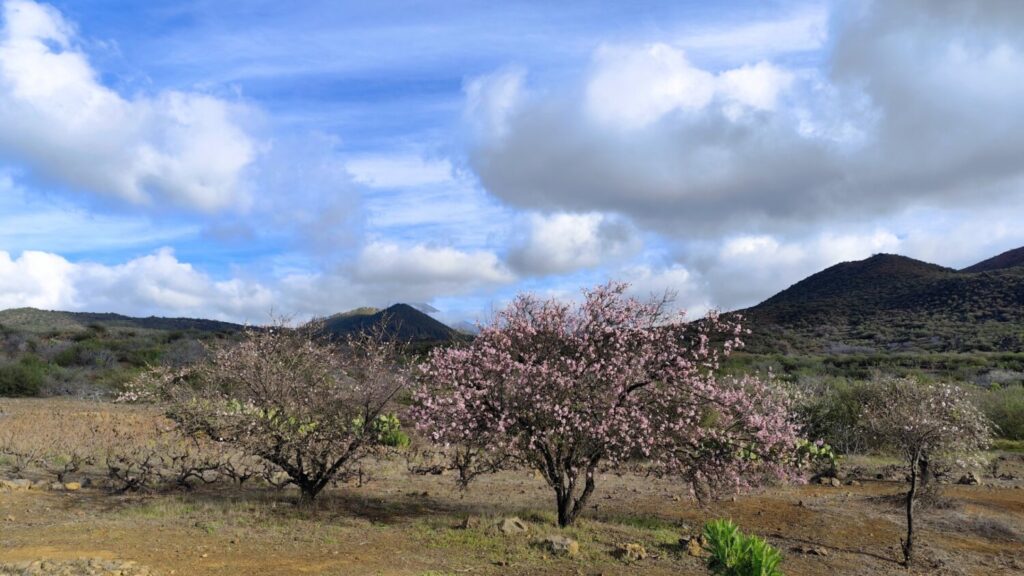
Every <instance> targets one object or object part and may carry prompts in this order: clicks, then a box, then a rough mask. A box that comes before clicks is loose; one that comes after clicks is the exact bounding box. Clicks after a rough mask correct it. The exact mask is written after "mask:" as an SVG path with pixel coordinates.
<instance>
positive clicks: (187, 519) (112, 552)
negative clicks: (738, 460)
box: [0, 422, 1024, 576]
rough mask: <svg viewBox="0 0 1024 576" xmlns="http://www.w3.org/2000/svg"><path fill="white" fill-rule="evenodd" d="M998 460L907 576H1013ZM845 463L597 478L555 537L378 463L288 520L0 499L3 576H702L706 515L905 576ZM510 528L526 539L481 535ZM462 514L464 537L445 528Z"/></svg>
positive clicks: (509, 509)
mask: <svg viewBox="0 0 1024 576" xmlns="http://www.w3.org/2000/svg"><path fill="white" fill-rule="evenodd" d="M0 426H2V422H0ZM1001 455H1002V457H1003V460H1001V461H1000V470H999V473H1000V474H1002V475H1003V478H1002V479H996V478H992V477H990V476H988V475H986V474H982V473H981V471H979V475H980V476H981V481H982V484H981V485H978V486H960V485H946V486H944V487H943V488H942V494H941V496H940V497H939V498H937V499H936V500H935V502H934V503H933V504H931V505H930V506H928V507H926V508H922V509H921V510H920V512H919V515H918V517H919V522H920V524H919V525H920V532H919V535H918V542H919V546H920V548H919V550H918V560H919V562H918V564H917V566H916V567H915V568H914V569H913V570H911V571H910V572H909V573H912V574H929V575H931V574H935V575H947V574H948V575H979V576H980V575H998V574H1007V575H1009V574H1024V489H1022V487H1024V454H1020V453H1014V452H1007V453H1002V454H1001ZM846 464H847V469H850V470H854V469H857V470H858V475H857V479H858V481H859V482H860V485H843V486H841V487H832V486H821V485H817V484H815V485H804V486H786V487H775V488H771V489H767V490H763V491H760V492H758V493H754V494H747V495H743V496H738V497H736V498H735V499H731V498H730V499H727V500H725V501H719V502H714V503H710V504H709V505H707V506H705V507H701V506H699V505H698V504H697V503H695V502H693V501H691V500H690V499H689V498H688V497H686V495H685V490H684V489H683V488H682V487H681V486H680V485H679V484H674V483H672V482H670V481H667V480H655V479H650V478H644V477H639V476H634V475H621V476H620V475H615V474H604V475H602V476H601V477H599V478H598V484H597V486H598V489H597V492H596V494H595V496H594V497H593V499H592V500H591V505H590V507H589V509H588V510H587V511H586V513H585V515H584V516H583V517H582V519H581V520H580V521H579V522H578V525H577V526H575V527H573V528H570V529H567V530H564V531H563V530H559V529H558V528H557V527H556V525H555V523H554V514H553V496H552V494H551V493H550V491H549V489H548V488H547V487H546V486H545V485H544V483H543V481H541V480H539V479H537V478H536V477H535V476H534V475H533V474H532V473H529V472H519V473H503V474H499V475H495V476H491V477H485V478H483V479H482V480H480V481H479V482H478V483H476V484H474V485H473V486H472V487H471V488H470V490H469V491H468V492H460V491H459V490H458V489H456V488H455V486H454V482H453V480H452V478H450V477H449V476H415V475H411V474H409V473H408V472H406V470H405V467H404V465H403V463H400V462H392V463H387V464H384V465H381V466H380V467H379V468H377V469H376V471H375V472H374V478H373V479H372V480H371V481H370V482H369V483H367V484H366V485H364V486H362V487H360V486H356V485H354V484H353V485H344V486H340V487H338V488H336V489H332V490H330V491H329V492H327V493H326V494H324V495H323V496H322V498H321V500H320V502H319V504H318V505H317V506H316V507H315V509H302V508H298V507H297V506H296V505H295V501H296V495H295V493H294V492H292V491H288V490H285V491H277V490H274V489H272V488H269V487H258V486H254V487H251V488H248V487H247V488H245V489H243V490H239V489H237V488H234V487H230V486H226V485H224V486H220V485H214V486H209V487H200V488H196V489H195V490H192V491H190V492H184V491H170V492H158V493H149V494H133V495H112V494H110V493H109V492H107V491H104V490H101V489H99V488H83V489H81V490H78V491H71V492H69V491H43V490H8V491H4V490H0V575H2V574H20V573H25V574H48V573H54V574H57V573H61V572H59V571H57V569H56V568H54V570H53V571H52V572H48V571H47V569H46V568H45V567H43V568H40V564H39V563H38V562H37V564H36V565H35V566H34V567H30V566H29V565H28V563H29V562H32V561H40V560H46V561H55V562H52V563H51V564H50V566H53V567H59V566H61V565H62V564H61V561H68V562H70V561H82V562H84V561H88V560H93V561H97V562H98V561H100V560H104V561H107V560H120V561H132V562H134V563H136V564H133V566H140V567H144V568H145V571H144V572H133V571H132V570H128V569H125V570H124V571H121V572H118V571H116V570H114V569H113V568H109V569H108V568H103V569H102V570H100V571H97V572H95V573H102V574H116V573H121V574H125V575H128V574H142V573H150V574H162V575H167V574H178V575H185V576H191V575H196V576H199V575H288V574H324V575H346V574H388V575H390V574H395V575H419V576H427V575H432V576H440V575H455V574H569V575H581V574H582V575H596V574H603V575H615V574H652V575H661V574H664V575H668V574H672V575H679V574H697V575H700V574H707V573H708V571H707V569H706V568H705V565H704V560H703V559H700V558H695V557H693V556H690V555H689V554H687V552H686V549H685V547H683V546H681V545H680V544H679V539H680V537H681V536H683V535H688V534H696V533H697V532H698V531H699V529H700V526H702V524H703V522H705V521H706V520H708V519H712V518H731V519H733V520H735V521H736V522H737V523H738V524H739V525H740V527H741V528H742V529H743V530H744V531H745V532H747V533H752V534H757V535H760V536H764V537H766V538H767V539H768V540H769V541H770V542H771V543H772V544H774V545H775V546H777V547H778V548H779V549H780V550H782V551H783V554H784V559H783V564H782V568H783V570H784V572H785V573H786V574H787V575H791V576H799V575H818V574H828V575H839V574H843V575H845V574H850V575H869V574H870V575H884V574H907V573H908V571H907V570H906V569H904V568H902V567H901V566H900V565H899V564H898V562H897V557H898V554H899V543H900V536H901V535H902V533H903V529H904V527H903V526H904V525H903V516H902V508H901V507H900V503H899V502H898V501H897V498H896V495H898V494H899V493H900V492H901V491H902V490H903V486H904V485H903V483H902V482H901V481H898V480H878V479H876V478H875V473H877V472H879V471H882V470H884V469H885V468H884V464H885V463H884V462H879V461H871V460H866V459H865V460H863V461H856V460H854V461H851V462H847V463H846ZM5 475H6V476H7V477H10V475H9V474H6V473H5V471H4V469H3V467H2V466H0V477H4V476H5ZM1011 476H1012V477H1013V478H1010V477H1011ZM890 477H891V475H890ZM30 479H31V478H30ZM509 516H518V517H519V518H521V519H523V520H524V521H525V522H526V524H527V525H528V527H529V532H528V533H526V534H518V535H513V536H505V535H503V534H501V532H500V531H498V530H495V529H494V527H493V524H494V523H495V522H496V521H498V520H500V519H501V518H504V517H509ZM467 517H469V518H472V519H473V520H472V521H471V522H470V526H469V527H468V528H460V524H462V523H463V521H464V520H465V519H466V518H467ZM555 534H565V535H568V536H571V537H572V538H575V539H577V540H578V541H579V543H580V554H579V555H578V556H576V557H574V558H564V557H552V556H551V555H550V554H548V553H547V552H546V551H545V550H544V549H543V548H542V547H541V546H539V545H538V544H537V540H539V539H540V538H543V537H545V536H548V535H555ZM632 542H635V543H640V544H642V545H643V546H644V547H645V548H646V550H647V552H648V557H647V558H646V559H644V560H640V561H638V562H634V563H627V562H625V561H623V560H621V559H620V558H619V557H618V555H617V554H616V547H617V545H619V544H624V543H632ZM808 551H812V552H810V553H809V552H808ZM100 564H101V563H97V564H96V565H100ZM110 566H114V564H110ZM5 570H6V571H5ZM67 573H69V574H71V573H77V572H67ZM81 573H83V574H84V573H92V572H81Z"/></svg>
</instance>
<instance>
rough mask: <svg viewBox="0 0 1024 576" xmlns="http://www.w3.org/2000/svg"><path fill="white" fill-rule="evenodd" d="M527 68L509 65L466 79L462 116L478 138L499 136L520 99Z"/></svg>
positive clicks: (504, 129) (503, 131) (503, 132)
mask: <svg viewBox="0 0 1024 576" xmlns="http://www.w3.org/2000/svg"><path fill="white" fill-rule="evenodd" d="M525 77H526V71H525V70H524V69H523V68H520V67H510V68H506V69H502V70H499V71H497V72H494V73H493V74H488V75H485V76H480V77H477V78H472V79H470V80H469V81H468V82H466V84H465V86H464V87H463V91H464V92H465V94H466V109H465V117H466V119H467V121H468V122H469V125H470V127H471V128H472V129H473V131H474V133H475V135H476V136H478V137H482V138H502V137H503V136H504V135H505V133H506V131H507V130H508V119H509V116H510V115H511V114H512V113H513V112H514V111H515V110H516V108H517V107H518V105H519V103H520V102H521V100H522V98H523V82H524V79H525Z"/></svg>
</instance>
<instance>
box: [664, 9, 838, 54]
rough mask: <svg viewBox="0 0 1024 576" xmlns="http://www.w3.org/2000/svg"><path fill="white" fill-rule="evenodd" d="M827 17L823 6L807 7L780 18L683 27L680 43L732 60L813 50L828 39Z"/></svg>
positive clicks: (691, 48)
mask: <svg viewBox="0 0 1024 576" xmlns="http://www.w3.org/2000/svg"><path fill="white" fill-rule="evenodd" d="M828 20H829V14H828V10H826V9H825V7H824V6H806V7H803V8H801V9H799V10H796V11H795V12H793V13H792V14H789V15H786V16H785V17H782V18H778V19H770V20H763V21H758V22H747V23H742V24H738V25H731V26H728V27H717V28H712V29H701V30H694V29H689V30H686V29H684V30H682V32H681V33H680V35H679V43H680V44H681V45H682V46H683V47H684V48H686V49H688V50H698V51H701V52H709V53H714V54H716V55H719V56H721V57H723V58H725V59H729V60H731V59H735V58H741V59H750V58H752V57H753V58H759V57H764V56H765V55H766V53H767V54H777V53H790V52H810V51H813V50H818V49H821V48H822V47H823V46H824V45H825V42H826V41H827V40H828Z"/></svg>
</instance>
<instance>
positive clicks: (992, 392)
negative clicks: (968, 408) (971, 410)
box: [977, 386, 1024, 440]
mask: <svg viewBox="0 0 1024 576" xmlns="http://www.w3.org/2000/svg"><path fill="white" fill-rule="evenodd" d="M977 403H978V407H979V408H981V411H982V412H984V413H985V416H987V417H988V419H989V420H991V421H992V423H993V424H995V426H996V434H997V435H998V436H999V437H1000V438H1005V439H1007V440H1024V386H1007V387H1005V388H995V387H993V388H992V389H989V390H982V391H979V392H978V395H977Z"/></svg>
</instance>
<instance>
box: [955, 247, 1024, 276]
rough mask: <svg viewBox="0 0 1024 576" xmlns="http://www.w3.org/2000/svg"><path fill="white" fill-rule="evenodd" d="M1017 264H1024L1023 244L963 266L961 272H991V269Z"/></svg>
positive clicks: (1010, 266) (1002, 268) (1001, 268)
mask: <svg viewBox="0 0 1024 576" xmlns="http://www.w3.org/2000/svg"><path fill="white" fill-rule="evenodd" d="M1017 266H1024V246H1022V247H1020V248H1015V249H1013V250H1007V251H1006V252H1003V253H1002V254H1000V255H998V256H993V257H992V258H989V259H988V260H982V261H981V262H978V263H977V264H975V265H973V266H968V267H967V268H964V269H963V270H962V271H963V272H991V271H993V270H1005V269H1007V268H1014V267H1017Z"/></svg>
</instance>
